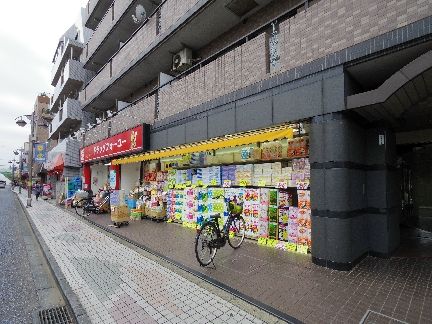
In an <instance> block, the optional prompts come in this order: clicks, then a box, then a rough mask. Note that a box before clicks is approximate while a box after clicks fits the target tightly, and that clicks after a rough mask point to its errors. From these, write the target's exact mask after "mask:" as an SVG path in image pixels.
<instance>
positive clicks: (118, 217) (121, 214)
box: [111, 206, 129, 223]
mask: <svg viewBox="0 0 432 324" xmlns="http://www.w3.org/2000/svg"><path fill="white" fill-rule="evenodd" d="M111 221H113V222H116V223H117V222H127V221H129V209H128V207H127V206H112V207H111Z"/></svg>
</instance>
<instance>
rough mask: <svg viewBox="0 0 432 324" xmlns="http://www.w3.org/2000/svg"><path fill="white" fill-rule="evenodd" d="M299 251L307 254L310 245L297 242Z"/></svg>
mask: <svg viewBox="0 0 432 324" xmlns="http://www.w3.org/2000/svg"><path fill="white" fill-rule="evenodd" d="M297 252H298V253H301V254H307V253H308V246H307V245H303V244H297Z"/></svg>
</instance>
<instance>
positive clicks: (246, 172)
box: [235, 164, 254, 186]
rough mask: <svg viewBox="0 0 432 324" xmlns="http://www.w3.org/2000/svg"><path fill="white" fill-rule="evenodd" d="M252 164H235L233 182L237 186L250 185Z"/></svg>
mask: <svg viewBox="0 0 432 324" xmlns="http://www.w3.org/2000/svg"><path fill="white" fill-rule="evenodd" d="M253 170H254V165H253V164H245V165H237V167H236V170H235V178H236V182H235V184H236V185H238V186H251V185H252V182H253V181H252V180H253Z"/></svg>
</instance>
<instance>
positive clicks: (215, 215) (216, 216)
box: [210, 214, 221, 219]
mask: <svg viewBox="0 0 432 324" xmlns="http://www.w3.org/2000/svg"><path fill="white" fill-rule="evenodd" d="M220 217H221V215H220V214H212V215H210V218H212V219H218V218H220Z"/></svg>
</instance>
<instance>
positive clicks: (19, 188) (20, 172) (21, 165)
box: [14, 148, 24, 193]
mask: <svg viewBox="0 0 432 324" xmlns="http://www.w3.org/2000/svg"><path fill="white" fill-rule="evenodd" d="M18 151H19V153H18ZM23 151H24V149H23V148H19V149H16V150H15V151H14V154H15V155H18V154H19V155H20V158H19V169H18V170H19V172H18V192H19V193H21V178H22V169H23V159H22V153H23Z"/></svg>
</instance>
